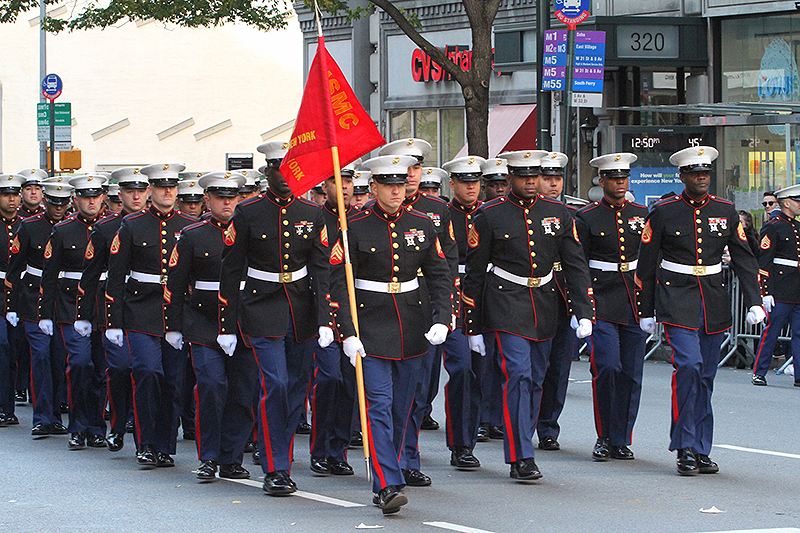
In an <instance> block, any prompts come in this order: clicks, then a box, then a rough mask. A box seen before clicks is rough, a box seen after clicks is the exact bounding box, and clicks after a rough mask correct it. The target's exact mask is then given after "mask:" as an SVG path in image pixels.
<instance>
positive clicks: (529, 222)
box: [525, 219, 533, 224]
mask: <svg viewBox="0 0 800 533" xmlns="http://www.w3.org/2000/svg"><path fill="white" fill-rule="evenodd" d="M525 222H527V223H528V224H533V220H531V219H527V220H525Z"/></svg>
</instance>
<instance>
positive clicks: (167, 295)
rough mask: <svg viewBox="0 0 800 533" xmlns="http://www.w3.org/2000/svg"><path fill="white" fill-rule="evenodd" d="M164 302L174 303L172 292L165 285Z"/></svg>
mask: <svg viewBox="0 0 800 533" xmlns="http://www.w3.org/2000/svg"><path fill="white" fill-rule="evenodd" d="M164 301H165V302H167V303H168V304H171V303H172V292H171V291H170V290H169V289H168V288H167V286H166V285H164Z"/></svg>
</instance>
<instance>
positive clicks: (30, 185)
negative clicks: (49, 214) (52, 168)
mask: <svg viewBox="0 0 800 533" xmlns="http://www.w3.org/2000/svg"><path fill="white" fill-rule="evenodd" d="M17 174H19V175H20V176H24V177H25V181H24V182H23V183H22V205H20V206H19V216H21V217H22V218H28V217H32V216H34V215H38V214H39V213H42V212H44V206H43V205H42V182H43V181H44V180H46V179H47V177H48V174H47V172H46V171H44V170H42V169H41V168H26V169H23V170H20V171H19V172H17Z"/></svg>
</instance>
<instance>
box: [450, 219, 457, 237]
mask: <svg viewBox="0 0 800 533" xmlns="http://www.w3.org/2000/svg"><path fill="white" fill-rule="evenodd" d="M450 240H452V241H453V242H455V240H456V232H455V231H453V221H452V220H451V221H450Z"/></svg>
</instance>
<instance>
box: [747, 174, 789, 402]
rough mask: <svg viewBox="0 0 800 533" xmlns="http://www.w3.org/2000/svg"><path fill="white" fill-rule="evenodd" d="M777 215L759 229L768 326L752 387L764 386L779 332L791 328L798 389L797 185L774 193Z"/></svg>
mask: <svg viewBox="0 0 800 533" xmlns="http://www.w3.org/2000/svg"><path fill="white" fill-rule="evenodd" d="M775 195H776V197H777V198H778V203H779V204H780V214H779V215H778V216H775V217H772V218H770V219H769V221H767V222H765V223H764V225H763V226H762V227H761V241H760V244H759V254H758V265H759V281H760V282H761V295H762V296H761V299H762V303H763V306H764V310H765V311H766V312H767V318H768V320H767V325H766V327H765V328H764V330H763V331H762V332H761V341H760V342H759V344H758V351H757V352H756V360H755V362H754V363H753V378H752V383H753V385H761V386H764V385H766V384H767V378H766V376H767V372H768V371H769V367H770V364H771V363H772V353H773V351H774V350H775V343H776V342H777V340H778V335H779V334H780V331H781V330H782V329H783V328H784V326H786V324H787V323H789V324H790V325H791V331H792V341H791V349H792V354H793V355H794V370H795V373H794V376H795V378H794V379H795V382H794V383H795V386H800V271H798V259H800V222H798V221H797V216H798V215H800V185H792V186H791V187H786V188H785V189H781V190H779V191H778V192H776V193H775Z"/></svg>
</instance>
